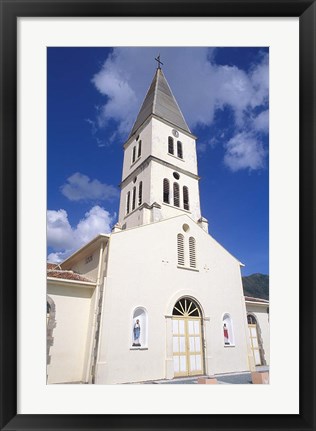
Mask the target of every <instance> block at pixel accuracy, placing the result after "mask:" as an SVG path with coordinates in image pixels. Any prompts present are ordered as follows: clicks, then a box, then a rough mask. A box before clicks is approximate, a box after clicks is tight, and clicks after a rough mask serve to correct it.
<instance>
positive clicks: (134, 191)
mask: <svg viewBox="0 0 316 431" xmlns="http://www.w3.org/2000/svg"><path fill="white" fill-rule="evenodd" d="M135 204H136V187H135V186H134V187H133V199H132V210H134V209H135Z"/></svg>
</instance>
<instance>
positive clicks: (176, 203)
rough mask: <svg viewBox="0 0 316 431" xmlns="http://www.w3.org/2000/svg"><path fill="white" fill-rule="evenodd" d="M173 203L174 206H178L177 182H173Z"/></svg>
mask: <svg viewBox="0 0 316 431" xmlns="http://www.w3.org/2000/svg"><path fill="white" fill-rule="evenodd" d="M173 205H174V206H175V207H179V206H180V189H179V184H178V183H173Z"/></svg>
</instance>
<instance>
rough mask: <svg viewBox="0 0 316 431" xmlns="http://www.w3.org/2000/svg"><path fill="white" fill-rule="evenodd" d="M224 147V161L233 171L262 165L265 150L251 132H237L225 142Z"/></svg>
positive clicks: (251, 168)
mask: <svg viewBox="0 0 316 431" xmlns="http://www.w3.org/2000/svg"><path fill="white" fill-rule="evenodd" d="M225 149H226V153H225V156H224V163H225V165H226V166H227V167H228V168H229V169H231V170H232V171H233V172H236V171H239V170H241V169H249V170H256V169H262V168H263V167H264V161H265V156H266V151H265V149H264V148H263V145H262V143H261V142H260V141H259V140H258V139H257V138H256V136H255V135H253V134H251V133H238V134H237V135H235V136H234V137H233V138H231V139H230V140H229V141H228V142H227V143H226V144H225Z"/></svg>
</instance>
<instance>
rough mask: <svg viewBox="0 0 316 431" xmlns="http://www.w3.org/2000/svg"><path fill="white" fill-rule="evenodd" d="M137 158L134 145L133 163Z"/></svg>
mask: <svg viewBox="0 0 316 431" xmlns="http://www.w3.org/2000/svg"><path fill="white" fill-rule="evenodd" d="M135 159H136V147H133V155H132V163H134V162H135Z"/></svg>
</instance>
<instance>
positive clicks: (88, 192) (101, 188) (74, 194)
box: [60, 172, 119, 201]
mask: <svg viewBox="0 0 316 431" xmlns="http://www.w3.org/2000/svg"><path fill="white" fill-rule="evenodd" d="M60 189H61V192H62V194H63V195H64V196H66V197H67V198H68V199H69V200H71V201H85V200H111V199H114V198H116V197H117V196H118V194H119V193H118V190H117V189H116V188H115V187H114V186H112V185H107V184H102V183H101V182H100V181H99V180H96V179H94V180H91V179H90V178H89V177H88V176H87V175H83V174H81V173H80V172H76V173H75V174H73V175H71V176H70V177H69V178H67V183H66V184H63V185H62V186H61V188H60Z"/></svg>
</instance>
